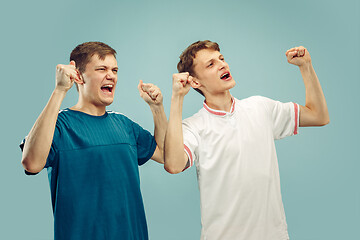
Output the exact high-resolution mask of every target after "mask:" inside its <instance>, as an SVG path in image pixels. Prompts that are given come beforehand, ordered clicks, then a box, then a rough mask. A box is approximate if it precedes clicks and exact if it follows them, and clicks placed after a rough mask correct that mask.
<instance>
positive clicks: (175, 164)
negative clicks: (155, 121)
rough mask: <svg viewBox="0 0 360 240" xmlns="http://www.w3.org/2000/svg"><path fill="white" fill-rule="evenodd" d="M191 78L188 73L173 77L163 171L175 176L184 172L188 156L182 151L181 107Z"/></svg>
mask: <svg viewBox="0 0 360 240" xmlns="http://www.w3.org/2000/svg"><path fill="white" fill-rule="evenodd" d="M190 81H191V76H189V73H187V72H186V73H177V74H174V75H173V88H172V97H171V107H170V116H169V123H168V128H167V131H166V136H165V152H164V160H165V169H166V171H168V172H169V173H172V174H175V173H179V172H181V171H183V170H184V168H185V166H186V164H187V162H188V156H187V154H186V153H185V151H184V140H183V132H182V107H183V101H184V96H185V95H186V94H187V93H188V92H189V90H190Z"/></svg>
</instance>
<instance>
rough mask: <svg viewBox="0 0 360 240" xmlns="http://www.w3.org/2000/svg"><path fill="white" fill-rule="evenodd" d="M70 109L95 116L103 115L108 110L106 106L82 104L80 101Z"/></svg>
mask: <svg viewBox="0 0 360 240" xmlns="http://www.w3.org/2000/svg"><path fill="white" fill-rule="evenodd" d="M70 109H71V110H75V111H79V112H83V113H86V114H89V115H93V116H102V115H104V114H105V111H106V107H105V106H95V105H86V104H82V103H81V102H80V101H79V102H78V103H77V104H76V105H75V106H73V107H71V108H70Z"/></svg>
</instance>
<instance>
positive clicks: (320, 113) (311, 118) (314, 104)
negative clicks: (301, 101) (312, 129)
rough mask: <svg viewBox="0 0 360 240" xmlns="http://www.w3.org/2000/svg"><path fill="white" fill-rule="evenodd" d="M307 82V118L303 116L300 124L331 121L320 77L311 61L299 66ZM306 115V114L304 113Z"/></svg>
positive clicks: (317, 123)
mask: <svg viewBox="0 0 360 240" xmlns="http://www.w3.org/2000/svg"><path fill="white" fill-rule="evenodd" d="M299 68H300V72H301V75H302V78H303V80H304V84H305V91H306V102H305V107H304V108H303V109H302V111H303V112H305V111H307V112H308V113H309V114H307V116H308V117H307V118H305V119H304V118H301V115H300V126H314V125H325V124H327V123H328V122H329V113H328V109H327V104H326V100H325V96H324V93H323V91H322V88H321V85H320V82H319V79H318V77H317V75H316V73H315V70H314V68H313V66H312V64H311V63H308V64H304V65H302V66H300V67H299ZM303 115H304V114H303Z"/></svg>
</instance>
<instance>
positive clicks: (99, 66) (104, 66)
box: [95, 65, 119, 69]
mask: <svg viewBox="0 0 360 240" xmlns="http://www.w3.org/2000/svg"><path fill="white" fill-rule="evenodd" d="M101 67H103V68H109V67H108V66H106V65H98V66H95V68H101ZM118 68H119V67H117V66H116V67H112V68H111V69H118Z"/></svg>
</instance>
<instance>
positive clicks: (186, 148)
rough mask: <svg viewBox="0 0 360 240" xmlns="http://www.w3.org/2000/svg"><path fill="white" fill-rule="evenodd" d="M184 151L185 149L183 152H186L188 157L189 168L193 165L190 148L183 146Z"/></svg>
mask: <svg viewBox="0 0 360 240" xmlns="http://www.w3.org/2000/svg"><path fill="white" fill-rule="evenodd" d="M184 149H185V151H186V152H187V154H188V155H189V156H190V166H189V167H191V166H192V165H193V157H192V154H191V151H190V148H188V146H186V145H185V144H184Z"/></svg>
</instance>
